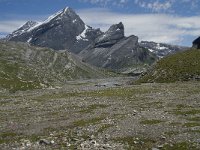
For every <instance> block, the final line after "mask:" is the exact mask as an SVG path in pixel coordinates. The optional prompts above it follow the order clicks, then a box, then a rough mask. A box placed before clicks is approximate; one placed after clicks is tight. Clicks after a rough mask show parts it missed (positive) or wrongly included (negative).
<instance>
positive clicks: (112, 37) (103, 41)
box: [95, 22, 124, 47]
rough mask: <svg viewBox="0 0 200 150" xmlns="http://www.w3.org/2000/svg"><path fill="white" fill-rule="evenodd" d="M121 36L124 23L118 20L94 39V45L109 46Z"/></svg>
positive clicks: (122, 36) (122, 35)
mask: <svg viewBox="0 0 200 150" xmlns="http://www.w3.org/2000/svg"><path fill="white" fill-rule="evenodd" d="M122 38H124V25H123V24H122V22H120V23H118V24H114V25H112V26H110V28H109V29H108V31H106V32H105V33H104V34H102V35H101V36H99V37H98V38H97V39H96V41H95V45H96V47H107V46H111V45H113V44H115V43H116V42H118V41H119V40H120V39H122Z"/></svg>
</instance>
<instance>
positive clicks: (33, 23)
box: [7, 21, 38, 39]
mask: <svg viewBox="0 0 200 150" xmlns="http://www.w3.org/2000/svg"><path fill="white" fill-rule="evenodd" d="M37 24H38V22H36V21H27V22H26V23H25V24H23V25H22V26H21V27H19V28H18V29H17V30H15V31H14V32H13V33H11V34H9V35H8V36H7V38H8V39H10V38H12V37H15V36H19V35H21V34H23V33H24V32H27V31H28V30H29V29H30V28H32V27H34V26H36V25H37Z"/></svg>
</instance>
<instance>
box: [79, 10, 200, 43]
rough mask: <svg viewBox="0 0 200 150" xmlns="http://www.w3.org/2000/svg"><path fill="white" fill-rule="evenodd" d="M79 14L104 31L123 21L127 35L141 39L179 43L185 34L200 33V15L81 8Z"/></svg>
mask: <svg viewBox="0 0 200 150" xmlns="http://www.w3.org/2000/svg"><path fill="white" fill-rule="evenodd" d="M78 14H79V15H80V16H81V18H82V19H83V20H84V21H85V22H86V23H87V24H88V25H91V26H93V27H96V28H101V29H102V30H103V31H106V30H107V29H108V28H109V26H110V25H112V24H116V23H118V22H120V21H121V22H123V23H124V25H125V33H126V35H127V36H128V35H132V34H133V35H137V36H139V38H140V40H148V41H155V42H164V43H173V44H179V43H180V42H181V41H182V40H183V38H184V37H185V36H197V35H198V34H199V35H200V32H199V30H200V16H194V17H178V16H172V15H167V14H122V13H114V12H111V11H109V10H108V9H86V10H79V11H78Z"/></svg>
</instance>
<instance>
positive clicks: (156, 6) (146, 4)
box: [134, 0, 174, 12]
mask: <svg viewBox="0 0 200 150" xmlns="http://www.w3.org/2000/svg"><path fill="white" fill-rule="evenodd" d="M134 2H135V4H137V5H139V6H140V7H142V8H148V9H150V10H152V11H153V12H162V11H167V10H169V9H170V8H171V7H172V4H173V3H174V1H173V0H167V1H164V2H160V1H159V0H153V1H145V0H135V1H134Z"/></svg>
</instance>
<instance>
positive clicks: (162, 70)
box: [138, 49, 200, 83]
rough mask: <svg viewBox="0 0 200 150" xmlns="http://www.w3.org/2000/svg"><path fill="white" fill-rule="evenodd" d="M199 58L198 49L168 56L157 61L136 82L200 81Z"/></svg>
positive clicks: (199, 51)
mask: <svg viewBox="0 0 200 150" xmlns="http://www.w3.org/2000/svg"><path fill="white" fill-rule="evenodd" d="M199 58H200V50H199V49H198V50H197V49H190V50H187V51H184V52H179V53H177V54H174V55H170V56H168V57H165V58H163V59H161V60H160V61H158V62H157V63H156V64H155V65H154V66H153V67H152V69H151V70H149V72H148V73H147V74H146V75H144V76H143V77H141V79H140V80H139V81H138V82H140V83H144V82H159V83H169V82H177V81H191V80H200V59H199Z"/></svg>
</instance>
